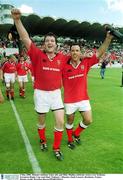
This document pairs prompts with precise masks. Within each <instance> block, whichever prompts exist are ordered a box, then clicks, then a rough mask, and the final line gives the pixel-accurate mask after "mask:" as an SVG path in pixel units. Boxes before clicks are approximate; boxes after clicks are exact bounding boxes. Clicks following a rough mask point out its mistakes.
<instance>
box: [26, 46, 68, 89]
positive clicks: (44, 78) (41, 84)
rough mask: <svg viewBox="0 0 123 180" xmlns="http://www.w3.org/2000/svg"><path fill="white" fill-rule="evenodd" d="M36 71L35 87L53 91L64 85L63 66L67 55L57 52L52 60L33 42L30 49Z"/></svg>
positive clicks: (29, 53) (29, 52)
mask: <svg viewBox="0 0 123 180" xmlns="http://www.w3.org/2000/svg"><path fill="white" fill-rule="evenodd" d="M28 55H29V56H30V60H31V62H32V66H33V71H34V79H35V82H34V89H40V90H45V91H52V90H55V89H59V88H61V86H62V71H61V70H62V68H63V64H64V61H65V60H66V56H65V55H63V54H62V53H57V54H56V56H55V57H54V58H53V59H52V61H51V60H50V59H49V58H48V56H47V54H46V53H44V52H43V51H42V50H40V49H39V48H37V47H36V46H35V44H33V43H31V47H30V50H29V51H28Z"/></svg>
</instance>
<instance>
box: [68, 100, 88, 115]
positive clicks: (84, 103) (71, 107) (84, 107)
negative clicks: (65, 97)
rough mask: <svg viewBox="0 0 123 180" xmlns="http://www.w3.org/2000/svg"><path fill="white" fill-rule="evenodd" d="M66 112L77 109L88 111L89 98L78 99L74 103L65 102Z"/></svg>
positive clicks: (69, 112)
mask: <svg viewBox="0 0 123 180" xmlns="http://www.w3.org/2000/svg"><path fill="white" fill-rule="evenodd" d="M65 110H66V114H73V113H74V112H76V111H77V110H78V111H83V112H84V111H90V110H91V105H90V102H89V100H84V101H79V102H76V103H65Z"/></svg>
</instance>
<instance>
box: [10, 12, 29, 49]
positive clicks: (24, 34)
mask: <svg viewBox="0 0 123 180" xmlns="http://www.w3.org/2000/svg"><path fill="white" fill-rule="evenodd" d="M11 15H12V18H13V20H14V23H15V26H16V28H17V31H18V34H19V36H20V39H21V40H22V42H23V43H24V45H25V47H26V48H27V50H28V49H29V48H30V45H31V39H30V38H29V35H28V33H27V31H26V29H25V28H24V26H23V24H22V22H21V20H20V17H21V12H20V10H19V9H12V11H11Z"/></svg>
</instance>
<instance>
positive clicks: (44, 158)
mask: <svg viewBox="0 0 123 180" xmlns="http://www.w3.org/2000/svg"><path fill="white" fill-rule="evenodd" d="M120 85H121V69H107V70H106V76H105V79H104V80H102V79H101V78H100V76H99V69H91V71H90V72H89V76H88V91H89V95H90V97H91V105H92V111H93V123H92V124H91V125H90V127H89V128H87V129H86V131H84V132H83V134H82V135H81V140H82V144H81V145H80V146H77V147H76V149H75V150H70V149H68V147H67V146H66V143H67V137H66V132H65V131H64V135H63V141H62V144H61V149H62V151H63V153H64V161H62V162H59V161H57V160H56V159H55V157H54V155H53V152H52V144H53V127H54V118H53V114H52V112H49V113H48V115H47V119H46V125H47V131H46V135H47V140H48V147H49V150H48V152H41V151H40V148H39V140H38V134H37V125H36V124H37V114H36V113H35V111H34V105H33V89H32V85H31V83H30V82H29V83H28V84H27V92H26V95H27V97H26V99H20V98H19V96H18V85H17V84H16V86H15V88H16V98H15V102H14V103H15V106H16V108H17V111H18V113H19V115H20V117H21V119H22V123H23V125H24V127H25V130H26V133H27V135H28V138H29V140H30V143H31V145H32V148H33V150H34V153H35V155H36V158H37V160H38V162H39V164H40V166H41V169H42V171H43V173H101V174H103V173H104V174H108V173H109V174H112V173H118V174H120V173H121V174H122V173H123V150H122V149H123V140H122V139H123V110H122V109H123V88H122V87H120ZM3 91H4V88H3ZM80 118H81V117H80V114H79V113H76V117H75V123H74V125H75V126H77V124H78V122H79V120H80ZM0 137H1V142H0V173H4V174H5V173H33V171H32V168H31V165H30V162H29V160H28V156H27V153H26V149H25V146H24V143H23V140H22V137H21V134H20V131H19V128H18V125H17V122H16V118H15V116H14V113H13V110H12V107H11V104H10V103H9V102H8V101H7V100H6V101H5V103H4V104H2V105H0Z"/></svg>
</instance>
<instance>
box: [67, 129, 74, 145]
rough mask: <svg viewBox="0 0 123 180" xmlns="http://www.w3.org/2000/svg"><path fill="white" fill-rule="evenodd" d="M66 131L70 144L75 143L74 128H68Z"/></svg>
mask: <svg viewBox="0 0 123 180" xmlns="http://www.w3.org/2000/svg"><path fill="white" fill-rule="evenodd" d="M66 131H67V136H68V142H73V137H72V134H73V128H72V129H67V128H66Z"/></svg>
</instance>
